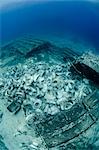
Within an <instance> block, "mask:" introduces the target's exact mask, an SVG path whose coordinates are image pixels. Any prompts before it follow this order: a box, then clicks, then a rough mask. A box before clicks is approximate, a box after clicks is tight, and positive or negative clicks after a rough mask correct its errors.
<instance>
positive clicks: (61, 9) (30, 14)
mask: <svg viewBox="0 0 99 150" xmlns="http://www.w3.org/2000/svg"><path fill="white" fill-rule="evenodd" d="M27 33H30V34H34V35H48V34H50V35H52V36H54V35H55V36H60V37H61V36H62V37H63V36H66V35H67V33H70V34H74V35H75V36H78V37H79V38H83V39H84V40H86V41H88V42H90V43H91V44H92V45H93V46H94V47H95V48H96V50H97V52H99V3H91V2H81V1H78V2H75V1H74V2H69V1H67V2H65V1H64V2H45V3H44V2H42V3H38V4H32V3H30V4H28V5H27V3H26V4H24V5H22V6H20V7H15V8H12V6H11V8H10V6H9V9H8V10H4V9H2V11H1V42H2V43H4V42H8V41H9V40H12V39H15V38H17V37H20V36H22V35H24V34H27Z"/></svg>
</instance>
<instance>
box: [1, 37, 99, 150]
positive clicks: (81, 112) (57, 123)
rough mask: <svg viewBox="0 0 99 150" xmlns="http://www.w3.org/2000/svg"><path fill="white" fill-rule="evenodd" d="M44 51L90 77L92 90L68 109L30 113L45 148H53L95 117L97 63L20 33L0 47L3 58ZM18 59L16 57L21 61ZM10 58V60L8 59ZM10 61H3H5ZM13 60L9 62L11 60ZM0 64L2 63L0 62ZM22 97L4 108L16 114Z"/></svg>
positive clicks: (98, 114)
mask: <svg viewBox="0 0 99 150" xmlns="http://www.w3.org/2000/svg"><path fill="white" fill-rule="evenodd" d="M42 52H47V53H49V54H52V55H53V56H55V57H56V54H57V52H58V53H59V55H58V59H61V60H62V61H63V62H66V61H70V63H71V67H70V71H71V72H72V74H73V75H75V74H77V75H78V76H80V77H81V78H83V77H85V78H87V79H88V80H89V81H90V84H91V86H93V87H94V90H93V91H92V93H91V94H89V95H88V96H87V97H86V98H84V99H83V100H82V102H81V103H79V102H78V103H76V104H74V105H73V106H72V107H71V108H70V109H69V110H63V111H61V112H58V113H56V114H55V115H52V116H50V115H49V116H46V117H45V118H42V119H41V118H39V116H38V115H37V114H35V116H34V120H39V121H37V122H36V121H34V124H33V123H32V124H30V126H35V129H36V132H37V134H38V135H40V136H42V137H43V139H44V141H45V143H46V146H47V148H49V149H55V148H56V147H62V146H63V147H64V145H65V148H63V149H64V150H65V149H66V146H67V145H69V144H70V143H71V142H72V140H74V139H75V138H76V137H79V135H81V134H84V132H86V131H87V129H89V128H90V127H91V126H92V125H93V124H95V123H96V122H97V120H98V119H99V63H98V65H95V66H93V65H90V64H88V62H87V61H88V58H87V61H85V60H84V59H82V58H81V54H79V53H77V52H75V51H73V50H71V49H69V48H67V47H66V48H64V50H63V49H62V48H59V47H57V46H56V45H53V44H52V43H51V42H48V41H43V40H39V39H33V38H32V37H31V36H30V37H23V38H20V39H17V40H15V41H12V42H10V43H9V44H6V45H5V46H3V47H2V48H1V56H0V57H1V59H2V60H4V59H5V58H6V57H8V56H10V57H11V56H13V57H14V60H15V59H17V58H21V59H22V60H23V59H28V58H30V57H33V56H35V55H36V54H39V53H42ZM21 59H20V60H18V61H21ZM11 61H13V60H11ZM10 63H11V62H6V63H5V65H7V64H10ZM12 63H13V62H12ZM1 67H4V66H3V64H2V66H1ZM22 103H23V101H21V100H20V99H19V100H16V101H14V100H13V101H12V102H11V103H10V104H9V105H8V107H7V109H8V110H9V111H10V112H12V113H14V114H16V113H17V112H18V111H19V110H20V109H21V106H22Z"/></svg>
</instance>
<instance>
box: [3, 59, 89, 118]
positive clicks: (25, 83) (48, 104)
mask: <svg viewBox="0 0 99 150" xmlns="http://www.w3.org/2000/svg"><path fill="white" fill-rule="evenodd" d="M32 62H33V61H32ZM69 68H70V63H67V64H61V63H60V64H53V65H52V64H50V63H45V62H37V63H32V64H31V63H30V61H29V60H28V61H27V63H26V64H24V65H23V66H21V65H20V64H19V65H18V66H16V67H11V69H9V71H8V72H7V73H5V74H4V75H3V78H4V87H3V88H2V89H1V92H2V95H4V96H5V97H6V99H7V105H8V106H7V109H8V110H9V111H10V112H13V113H17V112H18V111H19V110H20V109H21V107H22V108H23V110H24V112H25V115H27V114H29V113H33V112H41V113H42V114H46V115H54V114H56V113H58V112H59V111H61V110H68V109H70V108H71V107H72V106H73V105H74V104H75V103H76V102H78V101H79V100H80V101H81V99H83V98H84V97H86V96H87V95H88V94H89V93H91V87H90V85H89V81H88V80H87V79H82V81H80V80H79V79H76V78H74V77H73V76H72V74H71V72H70V71H69Z"/></svg>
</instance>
